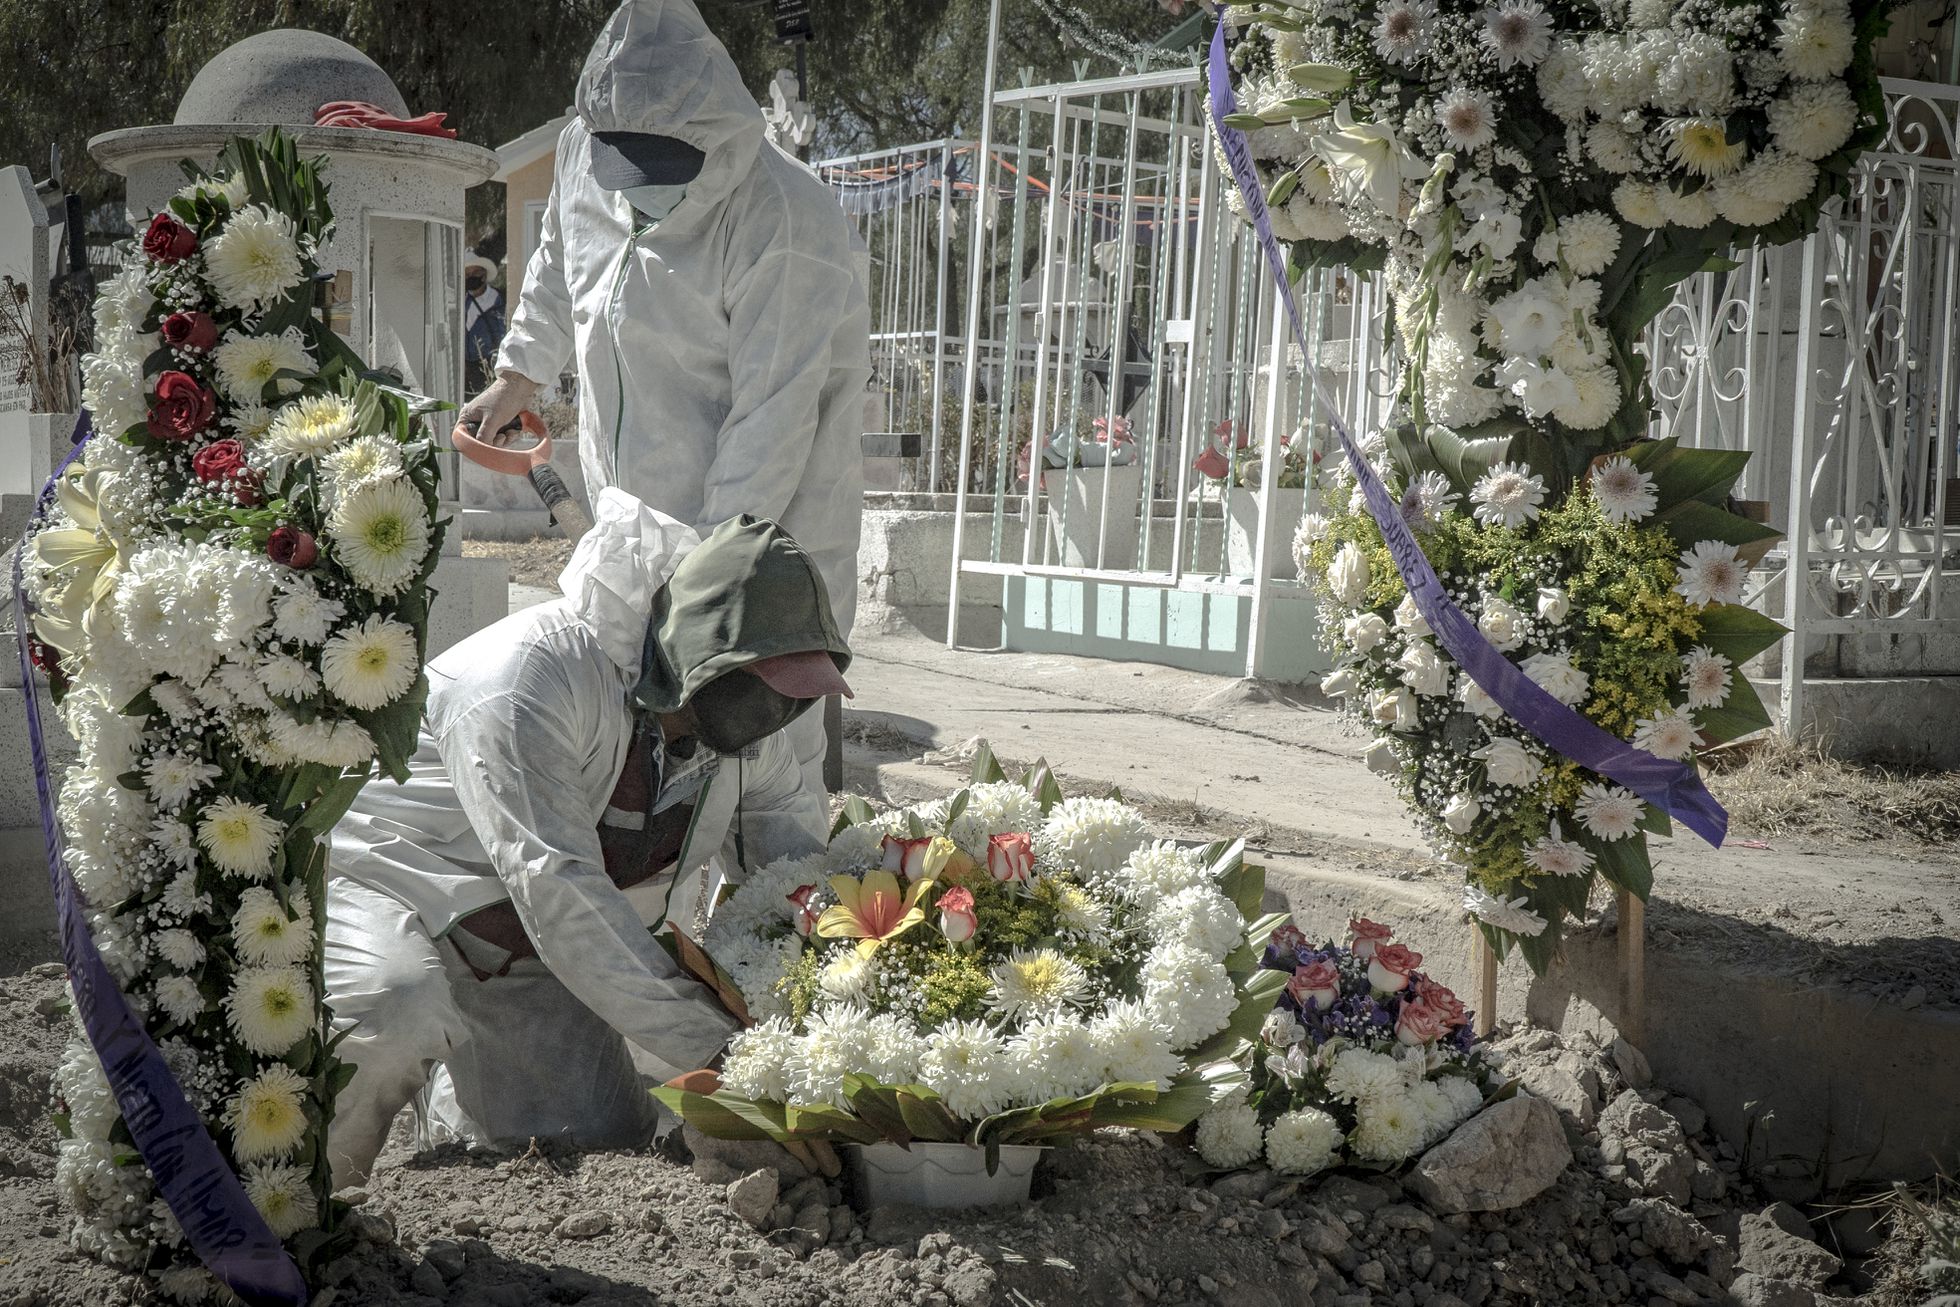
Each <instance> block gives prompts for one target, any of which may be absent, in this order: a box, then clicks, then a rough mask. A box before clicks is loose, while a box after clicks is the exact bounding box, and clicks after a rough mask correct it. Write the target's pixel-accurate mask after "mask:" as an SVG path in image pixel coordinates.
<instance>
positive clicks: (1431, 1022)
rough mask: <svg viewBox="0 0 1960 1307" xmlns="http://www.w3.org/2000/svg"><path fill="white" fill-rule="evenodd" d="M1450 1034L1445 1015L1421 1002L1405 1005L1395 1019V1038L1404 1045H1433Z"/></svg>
mask: <svg viewBox="0 0 1960 1307" xmlns="http://www.w3.org/2000/svg"><path fill="white" fill-rule="evenodd" d="M1449 1032H1450V1023H1449V1022H1448V1021H1447V1020H1445V1019H1444V1017H1443V1014H1442V1013H1441V1012H1438V1011H1437V1010H1436V1009H1435V1008H1433V1007H1431V1006H1429V1004H1427V1003H1424V1002H1421V1001H1420V1000H1418V1001H1415V1002H1410V1003H1404V1004H1403V1005H1402V1014H1401V1015H1400V1016H1398V1017H1397V1018H1396V1019H1395V1038H1396V1039H1398V1040H1400V1041H1401V1042H1402V1043H1404V1044H1433V1043H1435V1042H1436V1041H1437V1040H1439V1039H1441V1038H1442V1037H1443V1036H1444V1035H1447V1034H1448V1033H1449Z"/></svg>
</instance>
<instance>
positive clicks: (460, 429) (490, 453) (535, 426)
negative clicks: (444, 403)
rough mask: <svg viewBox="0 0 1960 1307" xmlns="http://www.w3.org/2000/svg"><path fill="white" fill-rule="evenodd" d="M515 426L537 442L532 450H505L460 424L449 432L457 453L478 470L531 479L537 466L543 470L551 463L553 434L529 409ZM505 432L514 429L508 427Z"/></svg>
mask: <svg viewBox="0 0 1960 1307" xmlns="http://www.w3.org/2000/svg"><path fill="white" fill-rule="evenodd" d="M512 425H513V426H521V427H523V429H524V434H525V435H527V436H530V437H531V438H532V439H533V440H535V441H536V442H537V443H535V444H533V445H532V446H531V447H530V448H529V449H503V448H500V447H499V446H496V445H492V444H488V443H486V442H484V441H482V440H479V439H478V438H477V434H476V430H475V428H474V427H473V426H471V425H467V424H465V423H462V422H458V423H457V424H456V426H455V429H454V430H452V431H451V432H450V433H449V441H450V443H451V444H453V445H455V446H456V451H457V452H458V453H460V454H461V455H462V456H463V457H464V458H467V459H468V460H469V461H470V462H472V463H474V464H476V465H477V466H478V467H483V468H488V469H489V470H490V471H492V472H502V473H504V474H505V475H506V476H514V477H521V476H528V475H529V474H530V471H531V469H532V468H534V467H541V466H543V465H544V464H546V463H549V462H550V461H551V433H550V432H549V431H547V430H546V429H545V425H544V419H543V418H541V417H539V416H538V415H537V414H536V413H533V412H531V411H530V410H529V409H526V410H524V412H522V413H519V414H518V415H517V421H516V422H515V423H513V424H512ZM504 430H506V431H508V430H510V427H505V428H504Z"/></svg>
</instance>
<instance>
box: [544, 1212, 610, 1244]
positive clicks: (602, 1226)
mask: <svg viewBox="0 0 1960 1307" xmlns="http://www.w3.org/2000/svg"><path fill="white" fill-rule="evenodd" d="M610 1229H612V1213H611V1212H573V1213H572V1214H571V1215H570V1216H567V1217H566V1218H565V1219H564V1220H562V1221H560V1222H559V1223H558V1225H557V1227H556V1228H554V1229H553V1230H552V1233H553V1234H555V1235H557V1236H558V1237H559V1238H560V1239H596V1238H598V1237H599V1236H600V1235H602V1234H604V1233H605V1232H606V1231H608V1230H610Z"/></svg>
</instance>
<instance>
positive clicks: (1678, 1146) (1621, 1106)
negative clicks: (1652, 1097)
mask: <svg viewBox="0 0 1960 1307" xmlns="http://www.w3.org/2000/svg"><path fill="white" fill-rule="evenodd" d="M1599 1133H1600V1138H1601V1139H1602V1141H1604V1140H1618V1141H1619V1142H1620V1144H1621V1145H1622V1146H1623V1147H1624V1148H1625V1150H1626V1157H1625V1162H1626V1169H1627V1177H1628V1178H1629V1179H1630V1180H1632V1181H1633V1182H1634V1183H1635V1184H1636V1185H1638V1186H1639V1187H1640V1188H1641V1189H1642V1190H1643V1191H1644V1192H1646V1193H1648V1194H1650V1195H1652V1196H1653V1197H1655V1198H1665V1199H1667V1200H1668V1201H1669V1202H1671V1203H1673V1204H1674V1205H1675V1206H1677V1207H1686V1206H1687V1205H1688V1203H1689V1202H1690V1201H1691V1200H1692V1199H1693V1197H1694V1183H1693V1182H1694V1175H1695V1157H1694V1154H1693V1153H1691V1152H1689V1151H1688V1141H1687V1139H1686V1138H1685V1137H1684V1136H1683V1135H1682V1133H1681V1123H1680V1122H1679V1121H1676V1120H1675V1119H1674V1118H1673V1117H1672V1116H1669V1115H1668V1114H1667V1113H1666V1112H1664V1111H1662V1110H1661V1109H1660V1108H1658V1107H1656V1106H1654V1105H1653V1104H1652V1103H1649V1102H1648V1101H1647V1100H1646V1099H1644V1098H1642V1097H1641V1096H1640V1095H1639V1094H1638V1093H1636V1092H1634V1091H1633V1090H1631V1089H1629V1090H1627V1091H1626V1092H1625V1093H1623V1094H1621V1095H1620V1096H1619V1097H1618V1098H1616V1099H1614V1100H1613V1101H1612V1102H1611V1103H1609V1104H1607V1107H1606V1110H1605V1111H1603V1112H1601V1113H1600V1114H1599Z"/></svg>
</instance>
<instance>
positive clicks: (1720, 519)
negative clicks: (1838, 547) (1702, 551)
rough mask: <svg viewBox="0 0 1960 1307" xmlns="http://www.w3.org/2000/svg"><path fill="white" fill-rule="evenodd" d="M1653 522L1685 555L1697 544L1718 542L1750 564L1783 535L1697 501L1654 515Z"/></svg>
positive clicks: (1773, 528)
mask: <svg viewBox="0 0 1960 1307" xmlns="http://www.w3.org/2000/svg"><path fill="white" fill-rule="evenodd" d="M1652 521H1653V523H1654V525H1656V526H1662V527H1666V528H1667V532H1668V534H1669V535H1671V536H1673V537H1674V542H1675V543H1676V544H1678V545H1680V546H1681V549H1682V551H1683V552H1684V553H1685V552H1686V551H1687V550H1690V549H1692V548H1694V547H1695V545H1696V544H1697V543H1699V542H1700V541H1703V540H1719V541H1721V542H1722V543H1723V544H1727V545H1734V546H1735V547H1736V551H1737V553H1739V554H1740V555H1741V556H1742V558H1743V559H1744V560H1745V561H1747V562H1750V563H1754V562H1755V561H1756V560H1758V559H1760V558H1761V557H1762V556H1763V554H1764V552H1766V551H1767V550H1768V548H1769V546H1770V544H1771V542H1773V541H1775V540H1777V539H1779V538H1780V537H1781V536H1782V534H1783V533H1782V532H1781V531H1778V530H1777V529H1776V528H1775V527H1773V526H1765V525H1763V524H1762V523H1760V522H1751V521H1750V520H1749V519H1748V518H1746V517H1738V516H1737V515H1736V514H1734V513H1729V512H1724V511H1723V510H1722V509H1719V508H1717V507H1715V506H1714V505H1713V504H1708V503H1704V502H1702V501H1701V500H1699V499H1690V500H1687V501H1685V502H1683V503H1679V504H1676V505H1675V506H1674V507H1672V508H1670V509H1667V510H1666V511H1665V512H1661V513H1656V514H1655V515H1654V517H1653V519H1652Z"/></svg>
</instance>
